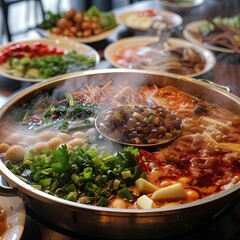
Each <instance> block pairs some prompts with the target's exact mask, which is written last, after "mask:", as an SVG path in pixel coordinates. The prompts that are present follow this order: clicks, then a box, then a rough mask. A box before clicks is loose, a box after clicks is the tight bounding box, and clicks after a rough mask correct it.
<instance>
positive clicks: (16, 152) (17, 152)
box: [6, 145, 25, 162]
mask: <svg viewBox="0 0 240 240" xmlns="http://www.w3.org/2000/svg"><path fill="white" fill-rule="evenodd" d="M24 155H25V150H24V148H23V147H22V146H20V145H13V146H11V147H10V148H9V149H8V150H7V152H6V158H7V159H8V160H10V161H12V162H18V161H22V160H23V158H24Z"/></svg>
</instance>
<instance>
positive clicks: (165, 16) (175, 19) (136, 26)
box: [117, 10, 183, 32]
mask: <svg viewBox="0 0 240 240" xmlns="http://www.w3.org/2000/svg"><path fill="white" fill-rule="evenodd" d="M146 11H147V10H146ZM153 11H154V10H153ZM141 12H144V10H142V11H139V10H138V11H136V10H135V11H126V12H122V13H120V14H119V15H118V16H117V21H118V22H119V23H120V24H122V25H125V26H126V27H127V28H129V29H132V30H135V31H144V32H148V31H150V30H149V27H146V26H145V23H144V22H143V24H142V26H141V22H142V21H141V17H139V23H136V21H137V19H136V18H137V16H138V14H140V13H141ZM156 14H157V15H156V17H157V19H156V20H157V21H163V22H164V21H167V22H168V23H169V24H168V25H169V26H168V27H169V29H172V28H176V27H178V26H180V25H181V24H182V22H183V20H182V17H181V16H180V15H178V14H176V13H174V12H171V11H167V10H157V11H156ZM133 18H134V19H135V20H134V19H133ZM149 18H150V17H149ZM133 20H134V21H133Z"/></svg>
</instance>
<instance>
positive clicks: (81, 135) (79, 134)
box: [72, 132, 87, 138]
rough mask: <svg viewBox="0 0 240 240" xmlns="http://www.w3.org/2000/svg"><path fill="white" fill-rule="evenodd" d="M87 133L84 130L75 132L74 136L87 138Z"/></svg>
mask: <svg viewBox="0 0 240 240" xmlns="http://www.w3.org/2000/svg"><path fill="white" fill-rule="evenodd" d="M86 136H87V135H86V133H84V132H75V133H73V135H72V137H73V138H86Z"/></svg>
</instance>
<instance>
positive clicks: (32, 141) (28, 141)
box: [24, 136, 38, 145]
mask: <svg viewBox="0 0 240 240" xmlns="http://www.w3.org/2000/svg"><path fill="white" fill-rule="evenodd" d="M24 142H25V143H26V144H27V145H33V144H35V143H36V142H38V138H37V136H26V138H25V140H24Z"/></svg>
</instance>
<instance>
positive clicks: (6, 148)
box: [0, 143, 10, 153]
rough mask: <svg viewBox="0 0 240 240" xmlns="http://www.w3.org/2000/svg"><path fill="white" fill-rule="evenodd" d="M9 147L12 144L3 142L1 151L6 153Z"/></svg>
mask: <svg viewBox="0 0 240 240" xmlns="http://www.w3.org/2000/svg"><path fill="white" fill-rule="evenodd" d="M9 148H10V146H9V145H8V144H6V143H1V144H0V153H5V152H6V151H7V150H8V149H9Z"/></svg>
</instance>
